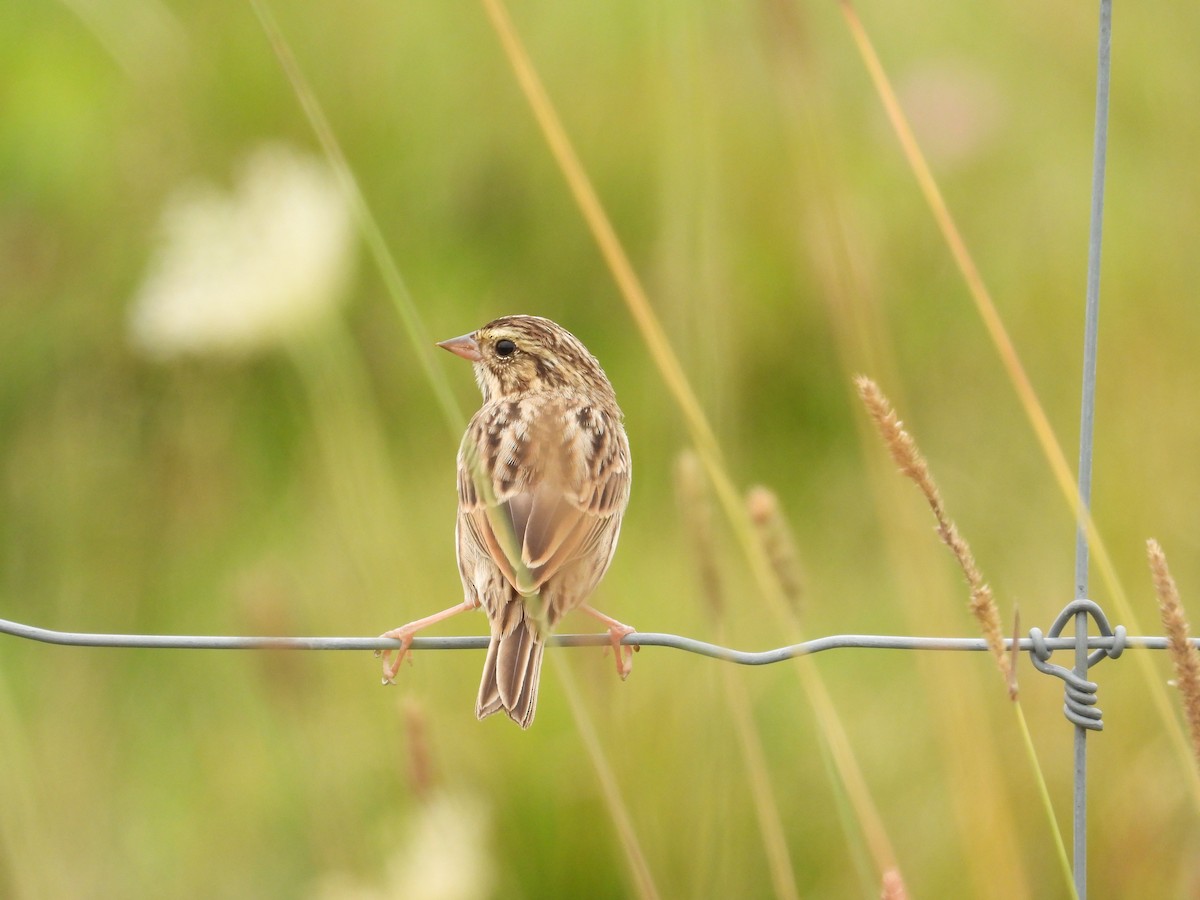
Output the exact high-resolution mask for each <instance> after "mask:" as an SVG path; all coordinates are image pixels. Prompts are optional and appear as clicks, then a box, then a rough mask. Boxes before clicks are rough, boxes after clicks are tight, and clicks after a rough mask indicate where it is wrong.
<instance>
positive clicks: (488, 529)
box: [458, 398, 630, 594]
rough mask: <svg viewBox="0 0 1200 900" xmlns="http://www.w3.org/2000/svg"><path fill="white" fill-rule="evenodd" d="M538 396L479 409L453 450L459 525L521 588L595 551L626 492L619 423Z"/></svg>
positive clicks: (533, 588)
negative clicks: (456, 464)
mask: <svg viewBox="0 0 1200 900" xmlns="http://www.w3.org/2000/svg"><path fill="white" fill-rule="evenodd" d="M539 399H542V400H543V402H541V403H537V402H534V401H532V400H523V401H520V402H505V403H501V404H489V405H488V406H485V407H484V408H483V409H482V410H480V411H479V413H477V414H476V416H475V418H474V419H473V420H472V422H471V425H470V426H469V427H468V429H467V434H466V436H465V437H464V438H463V448H462V450H461V451H460V453H459V472H458V476H459V478H458V488H459V509H460V512H461V513H462V517H463V521H464V524H465V525H466V528H467V530H468V532H469V533H470V535H471V536H472V537H473V538H474V539H475V541H476V542H477V544H478V545H479V546H480V547H482V548H484V549H485V550H486V551H487V553H488V554H489V555H490V556H491V557H492V559H493V560H494V561H495V562H496V565H497V566H498V567H499V568H500V571H501V572H502V573H503V574H504V577H505V578H506V579H507V580H508V582H509V583H510V584H511V585H512V586H513V587H514V588H515V589H516V590H517V591H518V592H519V593H521V594H532V593H536V592H537V591H538V590H540V589H541V587H542V585H544V584H545V583H546V582H547V581H548V580H550V579H551V578H552V577H553V576H554V575H555V573H556V572H558V571H559V570H560V569H561V568H562V567H563V566H564V565H565V564H567V563H568V562H570V561H571V560H573V559H577V558H578V557H580V556H583V555H586V554H587V553H588V552H589V551H591V550H593V549H594V548H595V547H596V545H597V542H598V541H599V540H600V539H601V537H602V536H603V535H605V534H606V533H607V531H608V530H609V529H611V528H613V527H614V526H615V525H618V524H619V521H620V518H619V517H620V515H621V513H622V512H623V511H624V508H625V504H626V502H627V501H628V498H629V483H630V466H629V449H628V445H627V443H626V441H625V435H624V432H623V431H622V429H621V425H620V422H619V421H618V420H617V419H616V418H615V417H614V416H613V415H611V414H610V413H608V412H606V411H604V410H601V409H596V408H593V407H591V406H588V405H584V404H580V403H576V404H570V403H565V402H555V403H546V402H544V399H545V398H539ZM473 456H474V457H476V459H472V457H473ZM614 517H616V522H614ZM601 571H602V569H601Z"/></svg>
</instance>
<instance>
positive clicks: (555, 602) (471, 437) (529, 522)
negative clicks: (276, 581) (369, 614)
mask: <svg viewBox="0 0 1200 900" xmlns="http://www.w3.org/2000/svg"><path fill="white" fill-rule="evenodd" d="M438 346H439V347H444V348H445V349H447V350H449V351H450V352H451V353H455V354H457V355H458V356H461V357H462V358H463V359H467V360H470V361H471V362H472V363H474V369H475V380H476V381H477V382H478V383H479V389H480V390H481V391H482V392H483V407H482V408H481V409H480V410H479V411H478V412H477V413H475V415H474V416H473V417H472V419H471V422H470V424H469V425H468V426H467V432H466V434H465V435H463V440H462V445H461V447H460V448H459V451H458V523H457V526H456V528H455V539H456V541H457V554H458V571H459V574H460V575H461V576H462V582H463V593H464V600H463V602H462V603H460V604H458V605H456V606H453V607H451V608H449V609H446V610H443V611H442V612H439V613H435V614H434V615H432V616H427V617H425V618H423V619H418V620H417V621H415V622H410V623H409V624H408V625H404V626H401V627H400V628H396V629H394V630H392V631H389V632H387V634H385V635H383V636H384V637H388V638H394V639H397V640H399V641H401V644H402V646H401V648H400V649H399V651H398V652H395V655H394V658H393V651H390V650H389V651H386V652H385V653H384V654H383V657H384V663H383V673H384V682H385V683H389V682H391V681H392V679H393V678H395V675H396V672H397V671H398V670H399V667H400V663H401V661H402V660H403V658H404V655H405V653H406V652H407V650H408V647H409V645H410V643H411V641H412V637H413V635H414V634H416V632H417V631H419V630H420V629H422V628H424V627H426V626H427V625H432V624H433V623H434V622H439V621H441V620H442V619H446V618H448V617H450V616H452V615H455V614H456V613H459V612H463V611H465V610H468V609H473V608H475V607H479V606H482V607H483V610H484V612H486V613H487V617H488V621H489V622H490V624H491V643H490V644H489V646H488V652H487V659H486V660H485V662H484V664H483V680H482V682H481V683H480V685H479V701H478V703H477V704H476V707H475V714H476V715H477V716H478V717H479V718H481V719H482V718H484V717H485V716H490V715H491V714H492V713H495V712H500V711H501V710H503V711H504V712H505V713H506V714H507V715H508V717H509V718H510V719H512V720H513V721H514V722H517V723H518V724H519V725H520V726H521V727H522V728H528V727H529V725H530V723H531V722H532V721H533V714H534V711H535V709H536V707H537V690H538V678H539V675H540V672H541V666H542V651H543V649H544V641H545V637H546V634H547V632H548V630H549V629H550V628H552V627H554V625H556V624H557V623H558V621H559V620H560V619H561V618H562V617H563V615H564V614H566V613H567V612H569V611H570V610H572V609H580V610H581V611H583V612H587V613H589V614H590V615H592V616H595V617H596V618H597V619H599V620H600V621H601V622H603V623H604V624H605V625H606V626H608V630H609V635H610V638H611V640H612V643H613V652H614V654H615V655H616V661H617V671H618V673H619V674H620V675H621V677H622V678H624V677H625V676H626V675H628V674H629V670H630V668H631V667H632V650H631V648H628V647H622V646H621V644H620V641H621V639H622V638H623V637H624V636H625V635H627V634H631V633H632V632H633V629H632V628H630V627H629V626H627V625H622V624H621V623H620V622H618V621H616V620H615V619H611V618H609V617H608V616H605V615H604V614H602V613H600V612H597V611H596V610H594V609H592V608H591V607H590V606H587V605H586V604H585V601H586V600H587V598H588V596H589V595H590V594H591V593H592V591H593V590H594V589H595V587H596V585H597V584H598V583H599V581H600V579H601V578H602V577H603V576H604V573H605V572H606V571H607V570H608V566H609V563H611V562H612V558H613V553H614V552H615V551H616V548H617V536H618V535H619V534H620V531H621V517H622V515H624V513H625V506H626V504H627V503H628V502H629V484H630V458H629V442H628V440H627V439H626V437H625V429H624V427H623V425H622V424H621V419H622V415H621V409H620V407H618V406H617V398H616V395H615V394H614V393H613V389H612V385H611V384H609V382H608V378H607V377H606V376H605V374H604V370H603V369H601V368H600V363H599V362H597V361H596V358H595V357H594V356H592V354H591V353H589V352H588V350H587V348H586V347H584V346H583V344H582V343H580V342H579V340H578V339H577V338H576V337H575V336H574V335H573V334H571V333H570V332H568V331H567V330H566V329H564V328H562V327H560V326H559V325H556V324H555V323H554V322H551V321H550V320H549V319H542V318H538V317H537V316H505V317H504V318H501V319H496V320H495V321H494V322H489V323H488V324H487V325H484V326H483V327H482V328H480V329H479V330H478V331H476V332H474V333H472V334H467V335H463V336H462V337H457V338H453V339H451V340H448V341H443V342H441V343H440V344H438Z"/></svg>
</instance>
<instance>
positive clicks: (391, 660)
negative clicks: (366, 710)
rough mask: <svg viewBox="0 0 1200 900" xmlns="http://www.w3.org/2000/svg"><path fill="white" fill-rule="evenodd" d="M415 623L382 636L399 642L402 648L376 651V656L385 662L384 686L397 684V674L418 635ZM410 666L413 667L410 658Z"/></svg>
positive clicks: (394, 629)
mask: <svg viewBox="0 0 1200 900" xmlns="http://www.w3.org/2000/svg"><path fill="white" fill-rule="evenodd" d="M414 625H416V623H415V622H411V623H409V624H408V625H401V626H400V627H399V628H393V629H392V630H391V631H385V632H384V633H383V634H381V635H380V637H381V638H387V639H389V640H393V641H399V642H400V646H399V647H397V648H395V649H391V648H389V649H387V650H376V651H375V656H376V657H377V658H379V659H382V660H383V684H395V683H396V674H397V673H398V672H399V671H400V666H401V665H402V664H403V663H404V659H405V657H407V656H408V651H409V648H411V647H412V639H413V637H414V635H416V633H417V629H416V628H414V627H413V626H414ZM408 662H409V665H412V658H411V657H409V660H408Z"/></svg>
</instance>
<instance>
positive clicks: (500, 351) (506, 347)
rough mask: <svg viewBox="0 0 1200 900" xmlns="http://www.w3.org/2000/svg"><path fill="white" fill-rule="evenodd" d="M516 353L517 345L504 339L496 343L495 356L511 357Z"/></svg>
mask: <svg viewBox="0 0 1200 900" xmlns="http://www.w3.org/2000/svg"><path fill="white" fill-rule="evenodd" d="M516 352H517V345H516V344H514V343H513V342H512V341H510V340H508V339H507V338H505V339H504V340H501V341H496V355H497V356H512V355H513V354H514V353H516Z"/></svg>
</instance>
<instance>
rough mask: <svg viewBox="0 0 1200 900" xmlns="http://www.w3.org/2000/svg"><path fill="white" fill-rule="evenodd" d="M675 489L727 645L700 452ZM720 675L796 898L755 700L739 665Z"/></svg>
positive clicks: (763, 819) (774, 849) (769, 849)
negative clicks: (752, 706)
mask: <svg viewBox="0 0 1200 900" xmlns="http://www.w3.org/2000/svg"><path fill="white" fill-rule="evenodd" d="M675 486H676V492H677V494H678V496H679V511H680V518H681V519H682V521H683V523H684V530H685V532H686V534H687V537H688V543H689V545H690V546H689V549H690V550H691V551H692V552H691V555H692V560H693V562H694V564H695V566H696V574H697V580H698V582H699V586H700V594H701V597H702V598H703V600H704V605H705V607H706V608H707V610H708V611H709V613H710V614H711V615H712V616H713V619H714V620H715V623H716V625H715V627H716V632H717V641H719V642H721V643H724V642H725V641H724V635H725V629H724V619H723V614H724V612H725V596H724V593H725V592H724V582H723V580H722V578H721V571H720V566H719V565H718V562H717V561H718V559H719V558H720V557H719V554H718V548H717V537H716V533H715V531H714V527H713V510H712V503H711V501H710V498H709V495H708V484H707V482H706V480H705V476H704V471H703V468H702V466H701V464H700V460H699V459H697V457H696V454H695V453H694V452H692V451H690V450H685V451H684V452H683V453H681V454H680V456H679V459H678V461H677V462H676V465H675ZM720 677H721V680H722V683H723V685H724V688H725V706H726V709H728V711H729V715H730V718H731V719H732V720H733V730H734V734H735V735H736V736H737V739H738V749H739V750H740V752H741V754H742V765H743V767H744V768H745V770H746V779H747V781H748V782H749V784H750V797H751V799H752V800H753V802H754V812H755V815H756V817H757V818H758V827H759V832H760V834H761V835H762V840H763V849H764V851H765V852H766V855H767V865H768V868H769V870H770V874H771V884H772V886H773V887H774V889H775V896H777V897H780V898H797V897H799V894H798V893H797V890H796V873H795V870H794V869H793V868H792V860H791V856H790V855H789V854H788V848H787V837H786V832H785V830H784V827H783V817H782V816H781V815H780V812H779V805H778V804H777V803H776V802H775V790H774V787H773V785H772V784H771V776H770V773H769V770H768V766H767V754H766V751H765V750H764V748H763V743H762V737H761V735H760V734H759V732H758V728H757V726H756V725H755V723H754V717H753V716H752V715H751V713H750V698H749V697H748V696H747V695H746V688H745V684H744V683H743V681H742V673H741V672H739V671H737V669H736V668H735V667H734V666H721V667H720Z"/></svg>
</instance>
